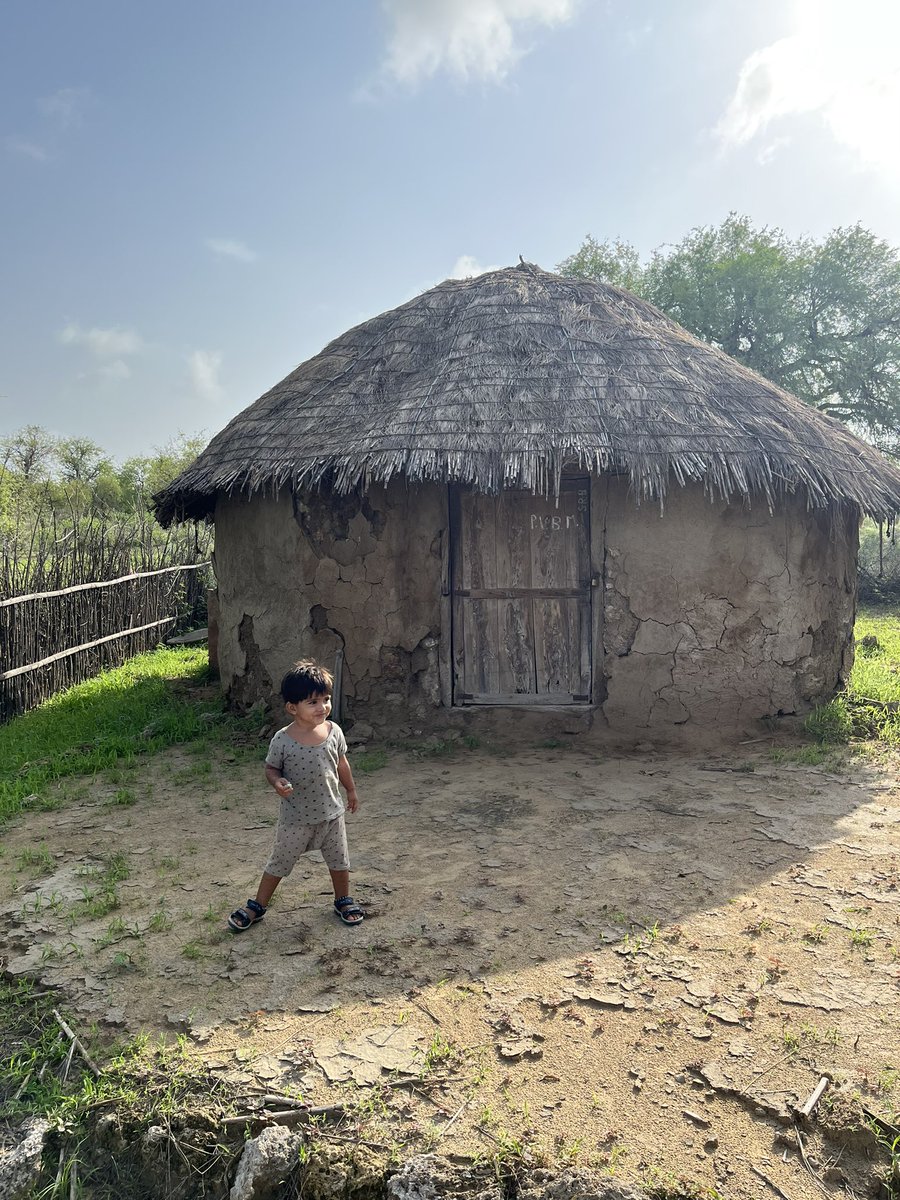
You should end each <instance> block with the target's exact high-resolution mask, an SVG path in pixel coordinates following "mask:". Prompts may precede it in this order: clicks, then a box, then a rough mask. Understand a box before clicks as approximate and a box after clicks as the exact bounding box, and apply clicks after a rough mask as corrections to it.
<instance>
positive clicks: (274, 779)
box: [266, 764, 294, 800]
mask: <svg viewBox="0 0 900 1200" xmlns="http://www.w3.org/2000/svg"><path fill="white" fill-rule="evenodd" d="M266 779H267V780H268V781H269V784H270V786H271V787H273V788H274V789H275V791H276V792H277V793H278V795H279V796H281V798H282V799H283V800H286V799H287V798H288V796H290V795H292V794H293V791H294V785H293V784H292V783H291V781H290V780H289V779H285V777H284V776H283V775H282V773H281V772H280V771H279V770H278V768H277V767H270V766H269V765H268V764H267V765H266Z"/></svg>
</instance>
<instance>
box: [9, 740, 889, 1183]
mask: <svg viewBox="0 0 900 1200" xmlns="http://www.w3.org/2000/svg"><path fill="white" fill-rule="evenodd" d="M264 745H265V743H264V742H261V743H260V746H261V750H260V757H261V756H262V752H263V750H262V748H263V747H264ZM440 748H441V747H436V749H440ZM204 753H208V752H202V751H201V752H200V753H199V754H198V753H193V752H191V751H190V750H184V749H182V750H173V751H170V752H167V753H165V754H161V755H158V756H156V757H155V758H153V759H147V760H144V761H141V762H139V763H138V764H137V766H136V767H135V768H134V769H133V770H132V772H131V773H130V774H127V773H126V774H124V775H122V776H119V777H114V778H111V779H106V780H96V781H95V780H74V781H73V780H68V781H64V782H63V783H62V784H61V785H60V786H59V795H60V799H61V801H62V804H61V807H60V808H59V809H58V811H55V812H51V813H42V814H36V813H35V814H31V815H28V816H26V817H23V818H21V819H20V820H18V821H17V822H16V823H14V824H13V825H12V826H9V827H7V829H6V830H5V831H4V851H3V854H2V856H0V908H2V911H3V916H4V922H3V924H4V927H5V928H4V931H3V933H2V934H0V951H2V954H3V958H4V965H5V968H6V970H7V971H9V972H11V973H13V974H14V975H18V976H31V977H34V978H35V979H37V980H39V981H41V983H42V985H45V986H49V987H53V988H58V989H60V991H61V992H62V993H63V994H64V996H65V998H66V1006H67V1010H68V1012H69V1013H70V1014H71V1017H72V1020H73V1023H74V1022H80V1023H81V1024H82V1027H86V1026H88V1025H89V1024H91V1023H94V1022H96V1023H98V1024H100V1025H101V1026H108V1027H110V1028H111V1029H112V1030H114V1031H115V1032H118V1033H119V1034H122V1033H125V1032H132V1031H138V1030H148V1031H167V1032H169V1033H172V1032H173V1031H186V1032H187V1033H188V1035H189V1037H190V1038H191V1039H192V1041H193V1042H194V1043H195V1044H196V1046H197V1047H198V1051H199V1053H200V1054H202V1056H203V1058H204V1059H205V1061H206V1063H207V1064H208V1065H209V1066H210V1067H211V1068H212V1069H213V1070H214V1071H216V1072H218V1073H221V1075H223V1076H226V1077H228V1078H230V1079H232V1080H236V1081H238V1082H240V1083H242V1084H245V1085H246V1088H247V1094H248V1095H251V1094H256V1095H257V1096H258V1098H259V1101H258V1102H259V1103H262V1095H263V1094H264V1093H274V1094H284V1093H288V1094H290V1095H293V1096H296V1095H297V1094H298V1092H299V1093H300V1094H302V1097H303V1098H304V1099H305V1100H306V1101H308V1102H309V1103H310V1104H312V1105H327V1104H332V1103H346V1104H349V1105H350V1106H351V1107H353V1108H354V1109H355V1112H356V1115H357V1118H358V1119H359V1120H363V1129H364V1134H363V1136H364V1137H365V1138H366V1139H367V1140H368V1142H369V1143H370V1144H372V1145H374V1146H376V1147H387V1146H393V1147H395V1148H397V1147H400V1148H402V1152H404V1153H407V1154H411V1153H417V1152H424V1151H435V1152H438V1153H440V1154H441V1155H445V1156H450V1157H451V1159H452V1158H453V1157H454V1156H458V1157H459V1159H460V1161H462V1160H463V1159H464V1157H465V1156H471V1155H485V1156H488V1157H490V1156H493V1155H497V1154H501V1155H502V1154H511V1153H516V1152H518V1151H520V1150H522V1149H523V1148H525V1149H527V1150H529V1152H530V1153H532V1154H533V1155H535V1156H538V1157H541V1156H543V1157H546V1158H547V1159H552V1160H554V1161H556V1162H560V1161H562V1162H567V1163H570V1164H571V1163H576V1164H577V1165H579V1166H582V1167H587V1168H591V1169H594V1170H595V1171H598V1172H599V1173H600V1174H601V1175H607V1176H609V1175H611V1176H614V1178H615V1180H616V1181H617V1182H623V1183H629V1182H632V1183H639V1182H643V1183H645V1184H646V1183H648V1182H655V1184H656V1186H657V1187H658V1188H659V1189H664V1188H665V1187H666V1186H668V1187H670V1188H671V1189H675V1181H676V1180H679V1179H681V1180H684V1181H688V1182H687V1184H684V1185H682V1186H683V1188H686V1191H683V1192H682V1193H678V1194H690V1195H694V1194H696V1195H705V1194H708V1193H707V1192H704V1191H703V1190H702V1189H703V1188H717V1189H718V1192H719V1193H720V1194H721V1195H722V1196H726V1197H729V1198H731V1197H734V1198H744V1197H753V1198H757V1197H776V1196H782V1197H789V1198H790V1200H803V1198H806V1197H818V1196H821V1195H833V1196H853V1195H855V1196H859V1197H862V1196H866V1195H872V1194H874V1190H875V1189H876V1182H875V1179H876V1173H877V1171H878V1170H881V1169H883V1168H884V1167H885V1165H886V1163H887V1158H886V1156H885V1154H884V1152H883V1151H882V1150H879V1149H878V1147H877V1146H876V1144H875V1138H874V1136H873V1135H872V1134H871V1133H870V1132H869V1131H868V1130H866V1129H865V1128H860V1124H859V1122H860V1117H861V1115H863V1116H864V1114H863V1113H861V1109H862V1108H864V1109H867V1110H869V1111H870V1112H872V1113H875V1114H880V1115H881V1116H882V1117H883V1118H885V1119H887V1120H888V1122H890V1121H894V1122H896V1120H897V1110H898V1107H900V1076H898V1071H897V1067H898V1065H900V1018H898V1014H900V1005H898V1001H900V908H898V903H897V901H898V896H900V861H898V843H900V788H898V783H897V772H896V768H897V761H896V760H889V759H883V760H882V761H881V762H878V763H876V762H873V761H872V760H871V759H855V760H850V761H849V762H848V764H847V765H846V767H845V768H840V769H838V770H836V771H829V770H826V769H823V768H822V767H820V766H819V767H817V766H808V765H803V764H802V763H800V762H797V761H792V760H791V754H792V753H794V752H792V751H790V750H788V751H787V752H784V751H782V757H781V758H779V757H778V756H777V755H775V756H773V752H772V743H770V742H769V741H767V740H762V741H759V740H757V741H754V742H751V743H750V744H749V745H741V746H738V747H737V748H735V749H732V750H725V749H720V750H719V751H718V752H712V753H705V754H703V755H694V756H688V755H685V754H676V753H673V752H663V751H660V750H656V749H654V748H653V747H649V746H645V747H644V748H643V749H642V750H640V751H638V752H634V753H631V754H627V755H626V754H610V753H608V752H607V753H604V752H603V751H602V750H598V749H591V748H588V747H586V746H584V745H582V744H578V743H573V744H570V743H569V742H566V743H565V744H559V743H558V742H557V743H552V744H547V745H542V746H536V745H535V746H531V747H528V748H521V747H520V748H515V749H507V750H506V752H505V753H501V752H500V751H499V750H490V749H486V748H478V749H474V750H468V749H466V748H465V747H463V746H462V745H460V746H459V748H458V749H456V750H455V751H454V752H453V753H452V754H449V755H446V756H444V755H434V756H429V755H428V754H427V753H426V754H424V755H423V754H422V753H421V752H419V753H411V752H409V751H405V750H393V751H390V752H389V754H388V760H387V764H386V765H385V766H384V767H383V768H382V769H379V770H377V771H373V772H372V773H369V774H360V775H359V777H358V781H359V785H360V795H361V799H362V808H361V811H360V812H359V813H358V814H357V815H356V816H354V817H351V818H349V827H350V839H351V852H352V853H353V856H354V860H355V867H354V891H355V894H356V896H357V898H359V899H360V900H361V901H363V902H364V904H365V905H366V908H367V911H368V917H367V919H366V921H365V922H364V924H363V925H362V926H361V927H359V928H356V929H347V928H345V927H344V926H342V925H341V924H340V923H339V921H338V920H337V919H336V917H335V915H334V913H333V912H332V911H331V904H330V899H329V895H328V878H327V873H326V870H325V867H324V865H323V864H322V863H321V862H320V861H319V862H315V861H304V862H303V863H302V864H301V865H300V866H298V867H297V868H296V869H295V871H294V874H293V875H292V876H291V877H290V878H289V879H288V880H286V881H285V883H284V884H283V885H282V889H281V891H280V893H279V895H278V896H277V897H276V903H275V904H274V905H273V907H272V909H271V910H270V912H269V914H268V915H267V916H266V918H265V920H264V921H263V922H262V923H261V924H259V925H257V926H255V927H254V928H252V929H250V930H249V931H247V932H246V933H244V934H241V935H239V936H238V935H234V934H232V933H230V932H228V931H227V929H226V927H225V918H226V916H227V914H228V913H229V911H230V910H231V909H232V908H234V907H235V906H236V905H237V904H238V903H241V902H243V901H244V900H245V898H246V897H247V896H248V895H249V894H252V892H253V890H255V885H256V880H257V878H258V874H259V870H260V868H261V865H262V863H263V862H264V861H265V859H266V856H267V851H268V847H269V841H270V835H271V831H272V827H273V821H274V815H275V806H276V803H277V800H276V798H275V796H274V794H273V793H272V792H271V791H270V790H269V789H267V787H266V785H265V783H264V781H263V779H262V770H261V766H260V765H258V764H255V763H253V764H247V763H246V762H241V761H234V762H228V761H218V762H211V761H209V759H208V758H204V757H203V754H204ZM357 758H359V755H357ZM795 758H796V755H795ZM352 761H353V755H352V754H351V762H352ZM826 1074H827V1075H829V1076H830V1082H829V1084H828V1086H827V1088H826V1091H825V1093H824V1096H823V1099H822V1100H821V1102H820V1103H819V1104H818V1107H817V1108H816V1110H815V1113H814V1115H813V1118H812V1120H810V1121H808V1122H805V1123H803V1122H798V1121H797V1120H796V1119H795V1118H794V1117H793V1116H792V1111H793V1110H792V1106H794V1105H799V1104H802V1102H803V1101H804V1100H805V1099H806V1098H807V1097H808V1095H809V1094H810V1093H811V1092H812V1090H813V1089H814V1087H815V1085H816V1083H817V1082H818V1081H819V1079H820V1077H821V1076H822V1075H826ZM417 1077H421V1078H422V1080H423V1081H424V1082H423V1084H422V1085H421V1086H416V1084H415V1080H416V1078H417ZM400 1081H406V1083H407V1084H408V1085H407V1086H403V1085H401V1086H396V1085H397V1084H398V1082H400ZM388 1084H391V1085H392V1086H386V1085H388ZM688 1184H689V1185H690V1186H688ZM691 1187H693V1188H694V1190H693V1191H691V1190H690V1188H691ZM673 1194H674V1191H673Z"/></svg>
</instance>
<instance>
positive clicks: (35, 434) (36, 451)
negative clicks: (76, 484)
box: [0, 425, 56, 479]
mask: <svg viewBox="0 0 900 1200" xmlns="http://www.w3.org/2000/svg"><path fill="white" fill-rule="evenodd" d="M0 453H2V458H3V465H4V466H6V465H7V464H8V465H9V466H10V467H11V468H12V470H14V471H16V472H18V474H19V475H21V476H22V478H23V479H39V478H41V477H42V476H43V475H45V474H46V473H47V468H48V467H49V465H50V464H51V463H52V462H53V459H54V456H55V453H56V438H55V437H54V436H53V434H52V433H48V432H47V430H46V429H42V428H41V426H40V425H25V426H24V427H23V428H22V429H19V430H17V431H16V432H15V433H13V434H11V435H10V436H9V437H7V438H4V439H3V440H2V442H0Z"/></svg>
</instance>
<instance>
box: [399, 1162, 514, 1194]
mask: <svg viewBox="0 0 900 1200" xmlns="http://www.w3.org/2000/svg"><path fill="white" fill-rule="evenodd" d="M386 1194H387V1200H462V1198H463V1197H465V1200H503V1197H504V1194H505V1192H504V1188H503V1186H502V1184H501V1183H500V1181H499V1180H497V1179H492V1178H490V1177H487V1178H485V1177H484V1176H480V1175H478V1174H477V1173H476V1172H475V1171H470V1170H466V1169H465V1168H461V1167H454V1166H453V1165H452V1164H451V1163H449V1162H448V1161H447V1160H446V1159H443V1158H438V1157H437V1155H434V1154H417V1155H415V1156H414V1157H413V1158H410V1159H408V1160H407V1161H406V1162H405V1163H404V1164H403V1168H402V1169H401V1170H400V1171H399V1173H398V1174H396V1175H393V1176H391V1178H390V1179H389V1180H388V1181H387V1190H386Z"/></svg>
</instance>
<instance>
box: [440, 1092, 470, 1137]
mask: <svg viewBox="0 0 900 1200" xmlns="http://www.w3.org/2000/svg"><path fill="white" fill-rule="evenodd" d="M471 1099H472V1097H471V1096H468V1097H467V1098H466V1099H465V1100H463V1102H462V1104H461V1105H460V1106H459V1108H458V1109H457V1110H456V1112H455V1113H454V1114H453V1116H452V1117H451V1118H450V1120H449V1121H448V1122H447V1124H446V1125H444V1126H443V1127H442V1129H441V1131H440V1133H439V1134H438V1140H440V1139H441V1138H442V1137H443V1136H444V1134H445V1133H446V1132H447V1130H448V1129H449V1128H450V1126H451V1125H452V1124H453V1123H454V1121H455V1120H456V1118H457V1117H460V1116H462V1113H463V1109H465V1108H466V1106H467V1105H468V1104H469V1102H470V1101H471Z"/></svg>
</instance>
